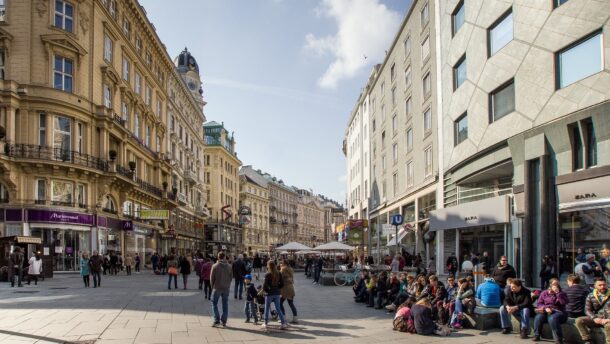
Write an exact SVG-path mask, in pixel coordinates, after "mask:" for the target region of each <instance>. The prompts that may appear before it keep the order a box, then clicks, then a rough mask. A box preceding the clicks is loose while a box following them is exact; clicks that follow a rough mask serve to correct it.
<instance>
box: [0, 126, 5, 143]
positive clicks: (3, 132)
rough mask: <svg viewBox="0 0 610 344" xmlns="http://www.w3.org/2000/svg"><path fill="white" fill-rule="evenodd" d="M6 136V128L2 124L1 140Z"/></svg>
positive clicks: (0, 129)
mask: <svg viewBox="0 0 610 344" xmlns="http://www.w3.org/2000/svg"><path fill="white" fill-rule="evenodd" d="M5 137H6V129H4V127H3V126H1V125H0V140H2V139H4V138H5Z"/></svg>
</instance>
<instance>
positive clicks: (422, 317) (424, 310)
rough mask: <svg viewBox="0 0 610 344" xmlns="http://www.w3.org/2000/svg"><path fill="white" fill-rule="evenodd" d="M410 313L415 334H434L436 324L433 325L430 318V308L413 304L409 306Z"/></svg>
mask: <svg viewBox="0 0 610 344" xmlns="http://www.w3.org/2000/svg"><path fill="white" fill-rule="evenodd" d="M411 315H412V316H413V322H414V325H415V331H416V332H417V334H422V335H429V334H434V330H435V329H436V325H434V320H432V310H431V309H430V308H428V307H426V306H423V305H418V304H415V305H413V307H411Z"/></svg>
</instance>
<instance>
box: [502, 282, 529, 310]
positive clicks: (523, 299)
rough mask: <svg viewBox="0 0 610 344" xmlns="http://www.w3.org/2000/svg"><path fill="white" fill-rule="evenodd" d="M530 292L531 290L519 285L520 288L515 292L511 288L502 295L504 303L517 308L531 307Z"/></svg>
mask: <svg viewBox="0 0 610 344" xmlns="http://www.w3.org/2000/svg"><path fill="white" fill-rule="evenodd" d="M531 294H532V292H531V291H530V290H529V289H527V288H525V287H521V290H519V292H517V293H514V292H513V291H512V290H511V291H509V292H507V293H506V295H504V305H506V306H518V307H519V310H522V309H524V308H532V296H531Z"/></svg>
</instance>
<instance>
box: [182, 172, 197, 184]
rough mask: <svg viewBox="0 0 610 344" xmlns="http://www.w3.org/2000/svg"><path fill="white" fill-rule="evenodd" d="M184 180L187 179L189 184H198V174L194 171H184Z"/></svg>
mask: <svg viewBox="0 0 610 344" xmlns="http://www.w3.org/2000/svg"><path fill="white" fill-rule="evenodd" d="M184 179H186V181H187V182H190V183H192V184H196V183H197V174H196V173H195V172H193V171H189V170H186V171H184Z"/></svg>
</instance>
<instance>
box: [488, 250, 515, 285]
mask: <svg viewBox="0 0 610 344" xmlns="http://www.w3.org/2000/svg"><path fill="white" fill-rule="evenodd" d="M491 277H493V279H494V280H495V281H496V283H498V285H499V286H500V288H502V289H504V287H506V280H507V279H509V278H517V272H516V271H515V268H513V267H512V266H511V265H510V264H508V259H507V258H506V256H502V257H500V263H498V265H496V267H495V268H494V271H493V274H492V276H491Z"/></svg>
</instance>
